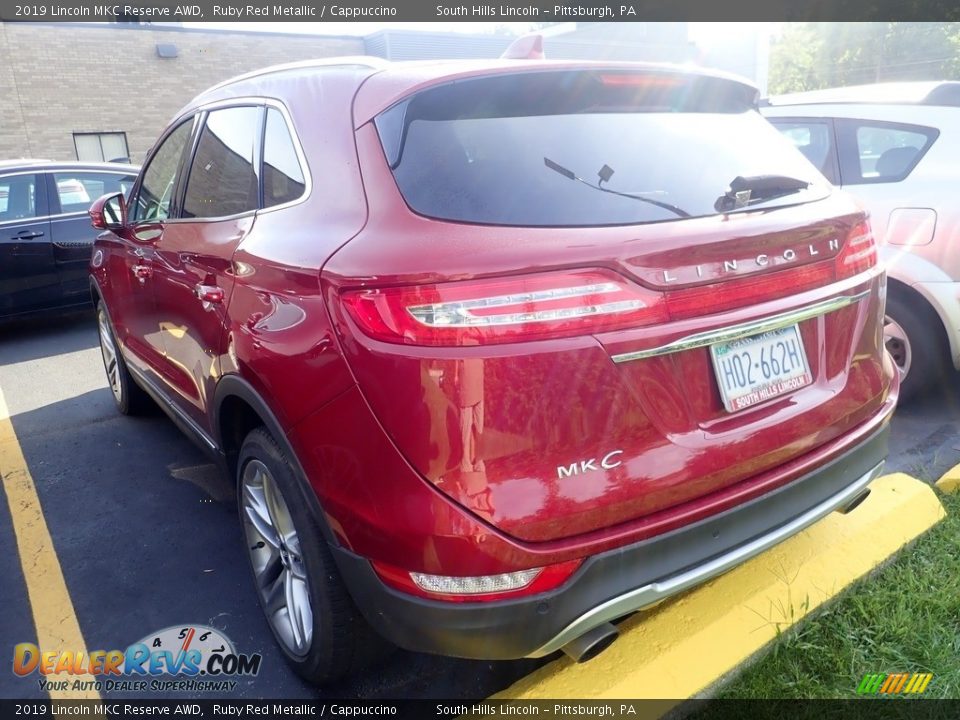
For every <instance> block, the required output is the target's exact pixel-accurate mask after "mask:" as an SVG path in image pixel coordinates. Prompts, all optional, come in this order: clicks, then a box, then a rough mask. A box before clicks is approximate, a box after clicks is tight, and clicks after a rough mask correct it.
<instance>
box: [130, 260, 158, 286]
mask: <svg viewBox="0 0 960 720" xmlns="http://www.w3.org/2000/svg"><path fill="white" fill-rule="evenodd" d="M130 270H131V272H133V276H134V277H135V278H136V279H137V280H139V281H140V284H141V285H143V284H144V283H145V282H146V281H147V278H149V277H150V276H151V275H152V274H153V270H151V269H150V268H149V267H148V266H146V265H140V264H137V265H134V266H133V267H132V268H130Z"/></svg>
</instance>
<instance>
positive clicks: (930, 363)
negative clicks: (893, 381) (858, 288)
mask: <svg viewBox="0 0 960 720" xmlns="http://www.w3.org/2000/svg"><path fill="white" fill-rule="evenodd" d="M883 334H884V344H885V345H886V348H887V351H888V352H889V353H890V355H891V356H892V357H893V361H894V364H895V365H896V366H897V370H898V371H899V372H900V403H901V404H902V403H908V402H910V401H911V400H914V399H916V398H918V397H920V396H922V395H924V394H925V393H927V392H929V391H930V390H932V389H933V388H934V387H935V386H938V385H940V384H942V383H943V382H944V379H945V378H946V377H947V360H948V357H947V356H948V354H949V353H948V351H947V347H948V346H947V339H946V337H945V336H944V332H943V326H942V324H941V323H940V319H939V318H938V317H937V314H936V313H935V312H934V311H933V308H931V307H930V306H929V305H927V304H925V303H924V302H923V301H922V300H919V299H916V298H904V297H902V296H901V295H900V294H894V293H890V294H889V295H888V296H887V311H886V320H885V322H884V328H883Z"/></svg>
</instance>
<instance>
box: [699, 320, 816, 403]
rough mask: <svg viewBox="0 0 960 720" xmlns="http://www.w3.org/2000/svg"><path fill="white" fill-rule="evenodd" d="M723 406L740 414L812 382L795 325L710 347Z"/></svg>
mask: <svg viewBox="0 0 960 720" xmlns="http://www.w3.org/2000/svg"><path fill="white" fill-rule="evenodd" d="M710 356H711V358H712V360H713V370H714V372H715V373H716V375H717V384H718V385H719V386H720V396H721V397H722V398H723V406H724V407H725V408H726V409H727V411H728V412H737V411H738V410H743V409H744V408H748V407H750V406H751V405H756V404H757V403H761V402H763V401H765V400H769V399H770V398H775V397H777V396H778V395H783V394H784V393H788V392H790V391H792V390H797V389H799V388H802V387H804V386H805V385H809V384H810V383H811V382H813V376H812V375H811V374H810V365H809V364H808V363H807V354H806V352H804V349H803V340H802V339H801V338H800V329H799V328H798V327H797V326H796V325H791V326H790V327H785V328H781V329H779V330H771V331H770V332H766V333H763V334H762V335H753V336H752V337H748V338H742V339H740V340H735V341H733V342H729V343H717V344H716V345H711V346H710Z"/></svg>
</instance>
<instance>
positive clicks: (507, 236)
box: [91, 60, 897, 682]
mask: <svg viewBox="0 0 960 720" xmlns="http://www.w3.org/2000/svg"><path fill="white" fill-rule="evenodd" d="M756 104H757V93H756V91H755V89H754V88H753V87H750V86H748V85H745V84H743V83H742V82H740V81H738V80H736V79H732V78H728V77H724V76H719V75H712V74H707V73H700V72H692V71H688V70H680V69H671V68H665V67H660V66H645V65H636V64H589V63H582V62H577V63H565V62H545V61H526V60H518V61H493V62H469V63H427V64H422V63H415V64H386V63H379V62H371V63H367V62H366V61H363V60H344V61H339V62H337V61H334V62H311V63H306V64H296V65H289V66H283V67H277V68H270V69H267V70H264V71H262V72H257V73H253V74H250V75H246V76H243V77H240V78H237V79H235V80H231V81H229V82H226V83H223V84H221V85H218V86H216V87H214V88H212V89H211V90H209V91H207V92H205V93H204V94H202V95H201V96H199V97H198V98H196V99H195V100H194V101H193V102H191V103H190V104H189V105H188V106H187V107H186V108H184V110H183V111H182V112H180V113H179V114H178V115H177V117H176V119H175V120H174V121H173V122H172V124H171V125H170V126H169V128H168V129H167V130H166V131H165V132H164V133H163V135H162V136H161V138H160V140H159V142H158V143H157V145H156V146H155V148H154V149H153V150H152V152H150V153H149V155H148V157H147V160H146V162H145V164H144V169H143V171H142V172H141V173H140V175H139V177H138V179H137V181H136V184H135V185H134V187H133V189H132V191H131V193H130V194H129V200H128V201H125V200H124V198H123V197H122V196H112V197H104V198H101V199H100V200H99V201H97V203H95V204H94V206H93V207H92V208H91V216H92V218H93V221H94V225H95V226H96V227H98V228H100V229H103V230H105V232H103V233H102V234H101V235H100V236H99V238H98V240H97V242H96V246H95V249H94V254H93V258H92V267H91V278H92V292H93V295H94V300H95V302H96V304H97V305H98V308H99V310H98V317H99V328H100V339H101V345H102V349H103V358H104V363H105V365H106V370H107V375H108V377H109V383H110V387H111V388H112V391H113V394H114V397H115V399H116V403H117V406H118V407H119V409H120V410H121V412H125V413H127V412H134V411H135V410H137V409H138V408H139V407H141V405H142V403H143V401H144V400H145V399H146V398H147V397H148V396H151V397H152V398H153V399H154V400H155V401H156V402H158V403H159V404H160V405H161V407H163V408H164V410H166V411H167V412H168V414H169V415H170V416H171V417H172V418H173V419H174V420H175V421H176V422H177V423H178V424H179V425H180V426H181V427H182V428H183V429H184V430H185V431H186V432H187V433H188V434H190V435H191V436H192V437H194V438H195V439H196V440H197V441H198V442H199V444H200V445H201V446H203V447H205V448H206V449H207V450H209V451H210V452H211V454H212V455H213V456H214V457H216V458H217V459H218V460H219V462H220V463H221V464H222V466H223V468H224V470H225V471H226V472H227V473H229V475H230V476H231V477H232V478H234V479H235V481H236V483H237V488H238V492H237V495H238V502H239V511H240V516H241V518H242V523H243V527H244V530H245V541H246V546H247V548H248V549H249V556H250V561H251V565H252V568H253V575H254V580H255V583H256V587H257V590H258V592H259V595H260V600H261V604H262V606H263V608H264V611H265V613H266V616H267V618H268V620H269V623H270V626H271V628H272V630H273V632H274V634H275V636H276V638H277V641H278V643H279V645H280V646H281V647H282V648H283V651H284V653H285V654H286V656H287V657H288V658H289V660H290V661H291V663H292V664H293V665H294V667H295V668H296V669H297V671H298V672H299V673H300V674H302V675H303V676H304V677H307V678H309V679H312V680H314V681H319V682H323V681H329V680H332V679H334V678H335V677H337V676H340V675H343V674H345V673H349V672H351V671H353V670H354V669H356V668H357V667H358V666H359V665H360V664H361V663H363V662H366V661H368V660H370V659H371V658H373V657H375V656H376V655H377V654H378V653H380V652H383V649H384V648H386V647H389V643H392V644H395V645H400V646H402V647H405V648H408V649H411V650H416V651H424V652H433V653H442V654H447V655H456V656H461V657H469V658H485V659H498V658H519V657H537V656H543V655H546V654H549V653H552V652H554V651H556V650H560V649H563V650H565V651H566V652H568V653H569V654H570V655H572V656H574V657H575V658H577V659H585V658H588V657H590V656H592V655H593V654H595V653H596V652H599V651H600V650H601V649H603V648H604V647H606V645H608V644H609V643H610V642H612V641H613V639H614V638H615V637H616V632H617V631H616V628H615V626H614V625H613V624H612V621H614V620H616V619H618V618H620V617H622V616H624V615H626V614H629V613H631V612H633V611H635V610H637V609H639V608H643V607H647V606H650V605H652V604H654V603H656V602H658V601H660V600H661V599H663V598H664V597H667V596H669V595H671V594H674V593H676V592H679V591H681V590H683V589H685V588H688V587H690V586H692V585H694V584H696V583H699V582H701V581H703V580H705V579H707V578H710V577H713V576H715V575H717V574H719V573H721V572H723V571H725V570H726V569H728V568H730V567H731V566H733V565H735V564H737V563H739V562H741V561H743V560H744V559H746V558H748V557H750V556H752V555H755V554H757V553H759V552H761V551H762V550H764V549H765V548H768V547H770V546H771V545H773V544H775V543H777V542H779V541H781V540H783V539H784V538H786V537H788V536H790V535H792V534H793V533H796V532H797V531H799V530H800V529H801V528H803V527H805V526H807V525H809V524H811V523H813V522H814V521H816V520H817V519H818V518H821V517H823V516H824V515H826V514H827V513H830V512H831V511H834V510H843V511H846V510H848V509H850V508H852V507H853V506H855V505H856V504H857V503H858V502H860V501H861V500H862V498H863V497H864V496H865V495H866V493H867V492H868V488H867V485H868V483H869V482H870V481H871V479H873V478H874V477H875V476H876V475H877V474H878V472H879V471H880V468H881V466H882V463H883V459H884V457H885V454H886V442H887V434H888V421H889V419H890V415H891V413H892V412H893V408H894V404H895V400H896V394H897V380H896V373H895V372H894V367H893V364H892V363H891V360H890V358H889V357H888V356H887V355H886V354H885V352H884V349H883V329H882V325H883V315H884V299H885V282H884V276H883V273H882V272H881V270H880V268H879V267H878V266H877V263H876V250H875V247H874V241H873V237H872V236H871V233H870V228H869V226H868V224H867V222H866V219H865V217H864V215H863V213H862V212H861V211H860V210H859V209H858V208H857V206H856V205H855V204H854V203H853V202H852V201H851V200H849V199H848V198H847V197H846V196H845V195H843V194H842V193H839V192H835V191H833V190H831V188H830V186H829V185H828V184H827V182H826V181H825V180H824V178H823V177H822V176H821V175H820V174H819V173H818V172H817V171H816V170H815V169H814V168H813V167H812V166H811V165H810V163H809V162H807V160H806V159H804V157H803V156H802V155H801V154H800V153H799V152H797V151H796V150H795V149H794V148H793V147H792V146H791V145H790V143H789V142H788V141H786V140H784V139H783V138H782V137H781V136H780V134H779V133H778V132H777V130H775V129H774V128H773V127H771V126H770V125H769V124H768V123H767V122H766V121H765V120H764V119H763V118H762V117H761V116H760V115H759V114H758V112H757V110H756ZM385 641H389V643H388V642H385Z"/></svg>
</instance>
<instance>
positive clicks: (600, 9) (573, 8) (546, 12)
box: [436, 5, 637, 20]
mask: <svg viewBox="0 0 960 720" xmlns="http://www.w3.org/2000/svg"><path fill="white" fill-rule="evenodd" d="M436 7H437V17H458V18H465V17H469V18H480V17H483V18H508V17H523V18H532V17H544V18H563V19H576V18H592V19H594V20H608V19H611V18H617V17H621V18H623V17H630V16H636V14H637V11H636V8H634V6H633V5H590V6H584V5H554V6H553V7H552V8H549V7H546V8H543V7H538V6H536V5H437V6H436ZM618 13H619V14H618Z"/></svg>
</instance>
